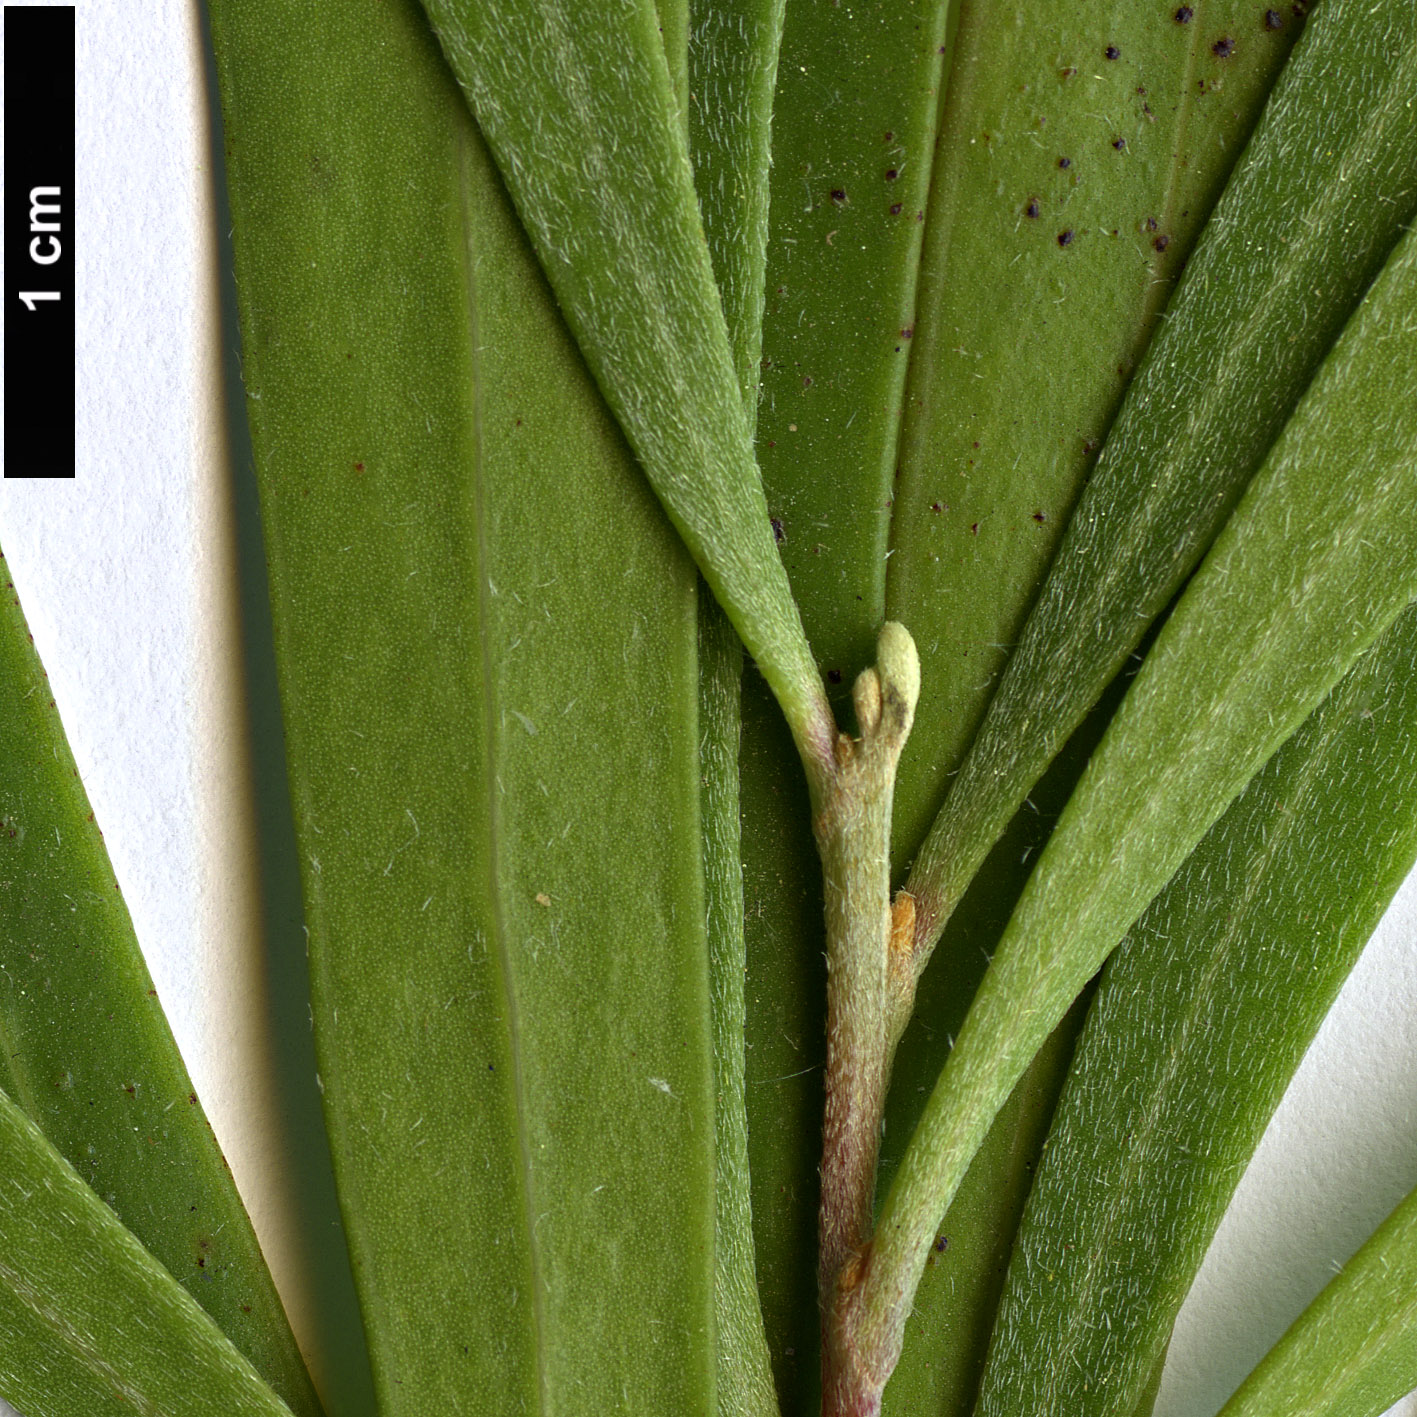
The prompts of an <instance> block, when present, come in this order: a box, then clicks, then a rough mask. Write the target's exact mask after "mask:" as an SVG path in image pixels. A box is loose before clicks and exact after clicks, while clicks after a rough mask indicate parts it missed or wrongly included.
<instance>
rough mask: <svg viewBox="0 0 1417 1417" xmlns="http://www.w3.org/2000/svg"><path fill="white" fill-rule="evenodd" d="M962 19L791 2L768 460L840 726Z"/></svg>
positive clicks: (881, 554) (769, 350)
mask: <svg viewBox="0 0 1417 1417" xmlns="http://www.w3.org/2000/svg"><path fill="white" fill-rule="evenodd" d="M950 8H951V7H950V6H949V5H948V4H946V3H944V0H910V3H905V4H901V3H899V2H898V0H862V3H852V4H849V5H803V4H793V5H789V6H788V7H787V14H786V18H785V25H784V31H783V41H782V45H783V49H782V62H781V64H780V66H779V71H780V76H781V77H780V80H779V89H778V95H777V102H776V105H775V109H774V120H773V171H772V211H771V231H770V239H769V247H768V280H767V302H766V307H765V310H764V316H763V348H762V353H763V356H764V358H763V363H762V370H761V374H760V381H761V385H762V403H761V408H760V410H759V425H760V426H759V436H758V458H759V460H760V462H761V464H762V469H763V481H764V484H765V486H766V488H767V496H768V503H769V509H770V511H771V512H772V515H773V516H774V517H775V518H776V519H777V521H778V524H779V526H780V527H781V529H782V535H783V541H782V545H781V548H780V549H781V552H782V556H783V560H784V563H785V564H786V566H787V571H788V575H789V577H790V578H791V581H792V590H793V594H794V595H795V596H796V597H797V600H798V603H799V604H800V605H801V607H802V617H803V623H804V624H805V625H806V628H807V634H808V637H809V639H810V640H811V643H812V647H813V649H814V650H815V651H816V654H817V658H818V662H819V663H820V664H821V665H822V666H823V668H824V669H825V670H826V672H827V674H828V679H829V682H835V683H836V684H837V686H838V687H837V688H835V689H834V690H829V692H831V693H833V694H834V696H835V697H836V698H837V699H838V700H839V702H840V704H841V705H842V708H843V711H845V706H846V705H847V704H849V702H850V698H849V691H850V688H851V683H852V680H853V679H854V677H855V674H856V671H857V669H858V668H859V667H860V666H861V665H863V664H869V663H870V662H871V660H872V658H873V655H874V648H875V642H876V632H877V631H878V630H879V629H880V627H881V622H882V621H883V620H884V619H885V618H886V615H885V585H886V564H887V563H886V548H887V541H888V536H889V528H890V515H891V512H890V507H891V490H892V479H893V477H894V475H895V469H896V458H897V442H898V439H899V436H900V408H901V402H902V398H903V393H904V386H905V372H906V362H907V359H908V356H909V352H910V349H911V345H910V343H909V338H910V334H911V331H912V329H913V326H914V325H915V322H916V317H915V298H916V281H917V276H918V273H919V268H920V250H921V240H922V235H923V232H924V224H923V222H922V220H921V218H922V217H923V215H924V208H925V205H926V198H927V194H928V192H929V190H930V175H931V169H932V165H933V161H934V155H935V137H936V122H937V117H938V114H939V108H940V88H941V85H942V83H943V81H944V80H943V75H944V71H945V64H946V60H945V57H944V53H943V51H944V50H945V49H946V47H947V45H946V40H947V37H948V36H947V29H948V17H949V12H950ZM907 628H910V627H909V626H907Z"/></svg>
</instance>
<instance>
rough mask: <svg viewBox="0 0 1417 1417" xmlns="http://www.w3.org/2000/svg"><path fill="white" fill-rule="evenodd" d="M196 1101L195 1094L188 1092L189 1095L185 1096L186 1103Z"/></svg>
mask: <svg viewBox="0 0 1417 1417" xmlns="http://www.w3.org/2000/svg"><path fill="white" fill-rule="evenodd" d="M196 1100H197V1094H196V1093H195V1092H189V1093H188V1094H187V1101H188V1102H195V1101H196Z"/></svg>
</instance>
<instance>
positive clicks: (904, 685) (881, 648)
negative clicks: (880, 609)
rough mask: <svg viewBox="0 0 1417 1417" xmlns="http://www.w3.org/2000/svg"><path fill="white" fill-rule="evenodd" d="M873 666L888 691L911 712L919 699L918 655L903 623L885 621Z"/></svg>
mask: <svg viewBox="0 0 1417 1417" xmlns="http://www.w3.org/2000/svg"><path fill="white" fill-rule="evenodd" d="M876 668H877V671H878V672H879V673H880V676H881V684H882V686H883V687H884V689H885V691H886V692H887V693H890V692H892V691H894V692H895V693H897V694H899V695H900V697H901V698H902V699H903V700H904V701H905V706H906V711H907V712H908V713H914V711H915V704H916V701H917V700H918V699H919V698H920V655H919V654H918V653H917V651H916V649H915V641H914V640H913V639H912V638H911V636H910V631H909V630H907V629H906V628H905V626H904V625H900V624H897V623H896V622H895V621H894V620H887V621H886V623H885V624H884V625H882V626H881V633H880V635H879V636H878V637H877V639H876Z"/></svg>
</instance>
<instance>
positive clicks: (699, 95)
mask: <svg viewBox="0 0 1417 1417" xmlns="http://www.w3.org/2000/svg"><path fill="white" fill-rule="evenodd" d="M784 7H785V0H728V3H725V2H724V0H695V3H694V4H692V5H691V6H690V12H689V43H688V89H689V93H690V94H691V95H692V97H691V98H690V100H689V155H690V157H691V158H692V160H693V166H694V186H695V188H696V190H697V192H698V196H699V211H700V213H701V215H702V218H703V224H704V237H705V240H706V241H707V242H708V248H709V255H710V258H711V259H712V261H713V271H714V276H715V278H716V279H717V282H718V290H719V296H720V298H721V300H722V302H723V314H724V319H725V320H726V321H727V324H728V339H729V344H730V346H731V347H732V350H733V365H734V368H735V369H736V370H737V372H738V382H739V385H740V388H741V390H742V394H743V407H744V409H745V411H746V412H747V415H748V427H749V431H750V432H751V431H752V429H753V427H754V426H755V424H756V422H757V414H758V386H759V383H760V374H759V366H760V363H761V359H762V328H763V280H764V275H763V271H764V265H765V262H766V259H767V239H768V190H769V189H768V167H769V163H770V156H771V148H772V117H773V94H774V90H775V87H776V84H777V77H778V52H779V47H780V45H781V41H782V20H783V10H784ZM671 70H672V66H671Z"/></svg>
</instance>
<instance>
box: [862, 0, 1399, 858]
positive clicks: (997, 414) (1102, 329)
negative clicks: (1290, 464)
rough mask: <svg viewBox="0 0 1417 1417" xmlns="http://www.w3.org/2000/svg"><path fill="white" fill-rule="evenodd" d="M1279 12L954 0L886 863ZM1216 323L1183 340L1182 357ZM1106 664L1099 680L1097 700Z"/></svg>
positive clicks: (910, 455) (1022, 610)
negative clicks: (916, 673)
mask: <svg viewBox="0 0 1417 1417" xmlns="http://www.w3.org/2000/svg"><path fill="white" fill-rule="evenodd" d="M1338 8H1340V9H1341V8H1343V0H1339V7H1338ZM1349 8H1352V7H1351V6H1350V7H1349ZM1178 13H1184V14H1185V15H1186V16H1189V19H1188V20H1186V22H1185V23H1182V22H1181V21H1180V20H1179V19H1178V18H1177V16H1178ZM1276 13H1280V14H1281V15H1282V23H1281V24H1280V26H1279V27H1278V28H1273V29H1272V28H1268V27H1267V26H1266V24H1265V22H1264V15H1265V11H1264V9H1263V7H1260V6H1256V5H1254V4H1252V3H1250V0H1199V3H1196V4H1193V5H1191V6H1187V7H1184V11H1182V8H1181V7H1179V6H1177V5H1176V4H1173V3H1169V2H1168V3H1163V0H1149V3H1139V4H1128V5H1117V4H1115V3H1113V0H1074V3H1071V4H1069V5H1067V6H1061V7H1060V6H1054V7H1051V8H1050V9H1048V10H1047V11H1046V12H1042V11H1039V12H1036V13H1031V12H1029V11H1027V10H1026V9H1025V10H1021V9H1020V8H1019V7H1018V6H1012V5H1005V4H999V3H970V4H965V5H963V6H962V7H961V14H960V27H959V35H958V37H957V39H956V42H955V54H954V60H953V68H952V70H951V76H950V83H949V88H948V91H947V93H946V96H945V109H944V114H943V117H942V121H941V125H940V162H939V169H938V171H937V173H936V176H935V181H934V183H933V185H932V187H931V192H930V203H929V207H928V210H927V213H926V235H925V241H926V247H925V253H924V260H923V271H922V276H921V284H920V299H919V307H918V309H917V311H916V319H915V338H914V340H913V341H912V344H911V350H910V379H909V385H908V388H907V390H906V395H905V399H904V413H903V428H902V432H901V442H900V453H899V480H898V482H897V483H896V486H895V507H894V513H893V520H892V525H891V536H890V545H891V559H890V577H889V583H888V586H887V592H886V603H887V613H888V614H889V615H890V617H891V618H892V619H898V620H900V621H901V623H902V624H904V625H906V626H907V627H908V628H909V629H911V631H912V632H913V633H914V634H915V637H916V640H917V642H918V643H919V645H920V652H921V658H922V665H923V668H924V673H925V684H926V689H925V698H924V700H923V711H922V714H921V721H920V725H919V727H918V728H917V730H916V732H915V734H914V736H913V741H912V743H911V746H910V748H909V749H908V750H907V753H906V758H905V761H904V762H903V763H902V769H901V771H902V782H901V792H900V796H899V799H898V807H897V814H896V820H897V825H896V834H895V854H896V858H897V860H899V861H901V862H908V861H909V860H910V858H911V857H912V856H913V855H914V854H915V852H916V851H917V850H918V848H919V845H920V842H921V841H922V839H923V838H924V835H925V832H926V829H927V828H928V826H929V824H930V821H931V819H932V818H933V816H934V815H935V813H936V812H937V811H938V809H939V806H940V801H941V799H942V797H944V795H945V790H946V787H947V786H948V785H949V781H950V775H951V774H952V773H953V772H954V771H955V769H956V768H958V766H959V764H960V761H961V759H962V757H963V755H964V753H965V750H966V749H967V748H968V746H969V744H970V741H971V739H972V738H973V737H974V733H975V730H976V728H977V727H978V724H979V721H980V718H981V716H982V714H983V712H984V709H985V707H986V706H987V704H988V702H989V698H990V695H991V694H992V692H993V689H994V685H995V680H996V678H997V675H998V673H999V671H1000V669H1001V668H1002V667H1003V665H1004V663H1005V661H1006V659H1007V657H1008V651H1009V648H1010V646H1011V645H1012V643H1013V641H1014V640H1015V639H1016V638H1017V636H1018V631H1019V627H1020V626H1021V625H1022V623H1023V621H1024V619H1025V617H1026V616H1027V614H1028V610H1029V606H1030V605H1031V604H1032V602H1033V599H1034V596H1035V595H1036V593H1037V588H1038V585H1039V583H1040V581H1041V580H1042V578H1043V576H1044V574H1045V572H1046V570H1047V567H1048V564H1049V561H1050V560H1051V559H1052V557H1053V553H1054V550H1055V549H1056V547H1057V544H1058V538H1059V537H1060V536H1061V535H1062V532H1063V528H1064V526H1065V525H1066V524H1067V520H1068V515H1069V513H1070V511H1071V510H1072V507H1073V503H1074V500H1075V499H1076V497H1077V495H1078V493H1079V491H1080V490H1081V488H1082V486H1083V483H1084V482H1085V480H1086V479H1087V476H1088V473H1089V471H1090V470H1091V468H1092V464H1093V462H1094V456H1093V453H1094V450H1095V449H1096V448H1097V447H1098V446H1100V445H1101V443H1102V440H1103V438H1104V436H1105V435H1106V433H1107V429H1108V426H1109V424H1110V423H1111V422H1112V419H1113V417H1114V415H1115V413H1116V411H1117V407H1118V404H1119V402H1120V400H1121V397H1122V392H1123V390H1124V389H1125V388H1126V386H1127V381H1128V379H1129V378H1130V376H1131V374H1132V371H1133V370H1134V369H1135V367H1136V365H1137V361H1138V359H1139V358H1140V356H1141V353H1142V351H1143V349H1144V348H1145V347H1146V344H1147V341H1148V340H1149V339H1150V337H1151V333H1152V330H1153V328H1154V326H1155V322H1156V317H1157V313H1158V311H1159V310H1160V309H1161V308H1162V306H1163V304H1164V303H1165V301H1166V298H1167V296H1168V295H1169V294H1170V292H1171V289H1172V287H1173V285H1174V282H1175V280H1176V277H1177V275H1178V274H1179V272H1180V271H1181V269H1182V267H1183V266H1184V265H1185V262H1186V259H1187V257H1188V256H1189V255H1190V252H1191V248H1192V245H1193V243H1194V240H1195V237H1196V234H1197V232H1199V230H1200V228H1201V224H1202V222H1203V221H1204V220H1205V218H1206V216H1207V214H1208V213H1209V211H1210V209H1211V207H1212V205H1213V204H1214V202H1215V199H1216V197H1217V196H1218V195H1219V192H1220V189H1221V187H1222V186H1223V185H1224V182H1225V179H1226V177H1227V175H1228V174H1229V172H1230V169H1231V167H1232V165H1233V164H1234V162H1235V159H1236V157H1237V156H1238V155H1239V152H1240V150H1241V148H1242V147H1243V145H1244V142H1245V139H1246V137H1247V135H1248V134H1249V131H1250V128H1251V126H1252V124H1253V123H1254V121H1255V117H1256V115H1257V113H1258V111H1259V108H1260V105H1261V104H1262V103H1263V101H1264V97H1265V94H1266V92H1267V91H1268V89H1269V87H1270V85H1271V83H1272V82H1273V80H1274V76H1275V75H1276V74H1277V73H1278V72H1279V69H1280V66H1281V65H1283V63H1284V60H1285V56H1286V55H1287V54H1288V52H1289V49H1290V46H1291V44H1292V43H1293V40H1294V36H1295V34H1296V33H1297V31H1298V30H1299V28H1300V21H1299V20H1298V19H1297V18H1295V16H1294V15H1293V13H1292V11H1291V10H1290V7H1289V6H1287V5H1286V6H1284V7H1283V9H1282V12H1276ZM1304 151H1305V160H1306V161H1307V160H1308V151H1309V150H1308V148H1307V146H1306V147H1305V149H1304ZM1306 190H1307V189H1306ZM1268 195H1269V194H1267V196H1268ZM1283 210H1285V211H1286V212H1290V213H1293V212H1295V211H1296V210H1297V208H1291V207H1288V206H1285V207H1284V208H1283ZM1286 234H1287V233H1286ZM1380 259H1381V253H1380V254H1379V260H1380ZM1359 288H1361V287H1359ZM1266 289H1267V288H1266V287H1265V286H1264V285H1262V284H1261V285H1257V286H1255V287H1254V289H1253V291H1252V292H1250V294H1251V296H1252V298H1254V299H1259V298H1261V297H1262V295H1263V293H1264V292H1265V291H1266ZM1354 298H1356V296H1354V297H1350V300H1349V304H1348V305H1347V306H1344V307H1343V308H1342V309H1341V310H1340V312H1339V314H1338V316H1337V321H1338V324H1339V325H1341V323H1342V320H1343V317H1344V315H1346V313H1347V310H1348V308H1350V307H1351V304H1352V299H1354ZM1217 333H1218V331H1217V330H1215V329H1207V330H1206V331H1205V337H1206V338H1205V343H1204V344H1203V345H1201V346H1198V347H1197V349H1196V351H1195V357H1196V359H1197V360H1198V361H1199V360H1201V359H1204V360H1205V361H1206V362H1205V363H1203V364H1201V365H1200V367H1202V368H1205V369H1209V367H1210V362H1211V361H1213V360H1214V357H1215V353H1216V351H1215V348H1214V341H1215V339H1216V336H1217ZM1323 347H1324V346H1322V345H1321V346H1320V350H1319V354H1321V353H1322V349H1323ZM1317 357H1318V356H1315V362H1316V359H1317ZM1312 367H1313V366H1312V364H1311V365H1310V368H1312ZM1188 372H1189V366H1188ZM1302 387H1303V380H1302V379H1301V380H1300V381H1299V383H1298V385H1297V387H1296V388H1295V390H1294V396H1297V393H1298V390H1299V389H1300V388H1302ZM1290 402H1291V404H1292V397H1291V400H1290ZM1280 421H1281V422H1282V415H1281V419H1280ZM1274 431H1276V430H1275V429H1272V430H1271V434H1270V436H1271V437H1272V436H1273V432H1274ZM1158 446H1165V445H1164V444H1159V445H1158ZM1265 446H1267V443H1266V442H1261V444H1260V447H1259V449H1258V451H1259V452H1260V453H1262V452H1263V450H1264V448H1265ZM1247 470H1248V469H1247ZM1165 598H1166V597H1165V596H1163V597H1162V600H1163V603H1164V600H1165ZM1143 628H1144V625H1142V624H1137V626H1136V630H1137V633H1138V634H1139V633H1140V631H1141V629H1143ZM1119 667H1120V661H1118V663H1117V664H1114V665H1113V667H1112V668H1110V669H1107V670H1105V671H1100V678H1099V680H1098V682H1097V684H1096V686H1095V688H1094V690H1093V699H1094V700H1095V698H1096V696H1097V694H1098V693H1099V692H1100V691H1101V689H1102V687H1103V685H1105V684H1106V683H1107V682H1108V680H1110V679H1111V677H1112V675H1113V674H1115V673H1116V671H1117V668H1119ZM1066 736H1067V735H1066V731H1065V732H1064V734H1063V737H1064V738H1065V737H1066ZM955 795H958V794H955ZM1022 796H1023V793H1022V792H1019V793H1018V794H1016V795H1015V796H1014V797H1012V798H1011V799H1010V801H1009V803H1008V806H1007V808H1006V809H1005V815H1004V820H1003V821H1001V822H1000V823H999V826H998V831H1002V830H1003V828H1004V826H1006V825H1007V821H1008V817H1009V816H1010V815H1012V813H1013V810H1014V809H1015V808H1016V807H1017V806H1018V804H1019V802H1020V801H1021V799H1022ZM998 831H996V832H995V836H997V835H998ZM986 849H987V848H986ZM976 864H977V863H976ZM966 879H967V878H966Z"/></svg>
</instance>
